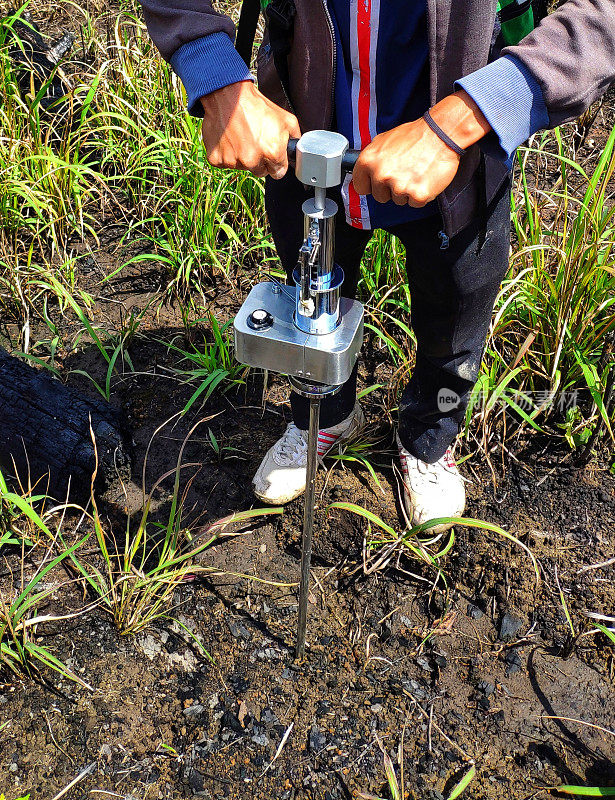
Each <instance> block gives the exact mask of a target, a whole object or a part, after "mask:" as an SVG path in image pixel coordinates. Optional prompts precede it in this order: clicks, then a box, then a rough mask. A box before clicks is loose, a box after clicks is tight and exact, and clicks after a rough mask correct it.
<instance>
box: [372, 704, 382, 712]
mask: <svg viewBox="0 0 615 800" xmlns="http://www.w3.org/2000/svg"><path fill="white" fill-rule="evenodd" d="M370 708H371V712H372V714H380V712H381V711H382V705H381V704H380V703H374V705H373V706H370Z"/></svg>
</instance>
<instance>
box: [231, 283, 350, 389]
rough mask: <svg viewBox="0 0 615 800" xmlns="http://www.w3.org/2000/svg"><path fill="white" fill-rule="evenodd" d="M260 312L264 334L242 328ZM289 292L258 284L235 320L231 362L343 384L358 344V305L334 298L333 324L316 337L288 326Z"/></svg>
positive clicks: (292, 297) (291, 318)
mask: <svg viewBox="0 0 615 800" xmlns="http://www.w3.org/2000/svg"><path fill="white" fill-rule="evenodd" d="M259 309H265V310H266V311H268V312H269V314H271V316H272V317H273V324H272V325H271V327H269V328H267V329H266V330H255V329H254V328H253V327H251V326H250V325H249V324H248V320H249V319H250V317H251V315H252V313H253V312H254V311H257V310H259ZM294 313H295V292H294V289H292V288H290V287H284V288H283V289H282V290H281V289H280V287H279V286H277V285H276V284H274V283H258V284H257V285H256V286H254V287H253V288H252V291H251V292H250V294H249V295H248V297H247V298H246V299H245V301H244V303H243V305H242V306H241V308H240V309H239V311H238V313H237V316H236V317H235V322H234V328H235V357H236V358H237V360H238V361H240V362H241V363H242V364H248V365H249V366H251V367H260V368H261V369H268V370H271V371H272V372H278V373H282V374H284V375H292V376H294V377H296V378H305V379H307V380H308V381H315V382H317V383H326V384H330V385H332V386H338V385H340V384H342V383H345V382H346V381H347V380H348V378H349V377H350V373H351V372H352V369H353V367H354V365H355V362H356V360H357V358H358V355H359V350H360V349H361V344H362V341H363V306H362V305H361V303H359V302H358V301H357V300H349V299H348V298H347V297H342V298H340V303H339V325H338V327H337V328H336V329H335V330H334V331H332V332H331V333H324V334H321V335H319V336H314V335H313V334H309V333H304V332H303V331H300V330H299V329H298V328H297V326H296V325H295V322H294Z"/></svg>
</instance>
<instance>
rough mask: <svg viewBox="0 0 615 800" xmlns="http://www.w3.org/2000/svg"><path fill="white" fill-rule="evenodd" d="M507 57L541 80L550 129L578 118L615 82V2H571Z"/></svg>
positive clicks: (506, 50)
mask: <svg viewBox="0 0 615 800" xmlns="http://www.w3.org/2000/svg"><path fill="white" fill-rule="evenodd" d="M502 55H503V56H507V55H508V56H511V57H512V58H514V59H516V60H517V61H519V62H521V64H523V65H524V66H525V67H526V68H527V70H529V72H530V73H531V75H532V76H533V77H534V79H535V80H536V81H537V82H538V84H539V85H540V88H541V90H542V97H543V99H544V103H545V105H546V108H547V113H548V115H549V126H550V127H555V126H556V125H561V124H562V123H564V122H568V121H569V120H571V119H575V118H576V117H578V116H579V115H580V114H582V113H583V112H584V111H586V110H587V108H588V107H589V106H590V105H591V104H592V103H593V102H594V101H595V100H597V99H598V98H599V97H600V96H601V95H603V94H604V92H605V91H606V90H607V89H608V87H609V86H610V84H611V83H613V81H615V0H566V2H564V3H562V5H561V6H560V7H559V8H558V9H557V10H556V11H554V12H553V13H552V14H549V16H548V17H545V19H543V20H542V22H541V23H540V25H538V27H537V28H536V29H535V30H534V31H532V33H530V34H529V35H528V36H526V37H525V38H524V39H522V40H521V42H520V43H519V44H518V45H516V46H514V47H506V48H504V50H502Z"/></svg>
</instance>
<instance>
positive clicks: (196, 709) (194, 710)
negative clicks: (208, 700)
mask: <svg viewBox="0 0 615 800" xmlns="http://www.w3.org/2000/svg"><path fill="white" fill-rule="evenodd" d="M204 711H205V706H202V705H201V704H200V703H194V704H193V705H191V706H188V708H184V717H188V719H192V718H194V717H200V716H201V714H202V713H203V712H204Z"/></svg>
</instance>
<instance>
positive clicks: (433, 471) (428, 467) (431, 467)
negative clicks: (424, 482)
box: [399, 448, 456, 481]
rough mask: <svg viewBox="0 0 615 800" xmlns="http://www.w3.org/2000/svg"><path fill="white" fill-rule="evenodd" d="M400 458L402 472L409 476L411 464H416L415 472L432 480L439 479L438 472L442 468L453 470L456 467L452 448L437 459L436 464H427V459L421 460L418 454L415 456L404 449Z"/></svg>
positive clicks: (400, 452)
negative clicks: (417, 456)
mask: <svg viewBox="0 0 615 800" xmlns="http://www.w3.org/2000/svg"><path fill="white" fill-rule="evenodd" d="M399 460H400V461H401V465H402V472H403V474H404V477H406V478H408V477H409V472H410V464H412V465H413V466H414V471H415V472H418V473H419V475H424V476H425V477H426V478H428V479H429V480H431V481H435V480H437V476H438V472H439V471H440V470H441V469H444V470H446V471H447V472H453V471H454V470H455V467H456V464H455V460H454V459H453V455H452V453H451V450H450V448H449V449H448V450H447V451H446V453H445V454H444V455H443V456H442V458H441V459H440V460H439V461H436V462H435V463H434V464H427V463H426V462H425V461H421V459H420V458H416V456H413V455H411V454H410V453H407V452H405V451H402V450H400V451H399Z"/></svg>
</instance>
